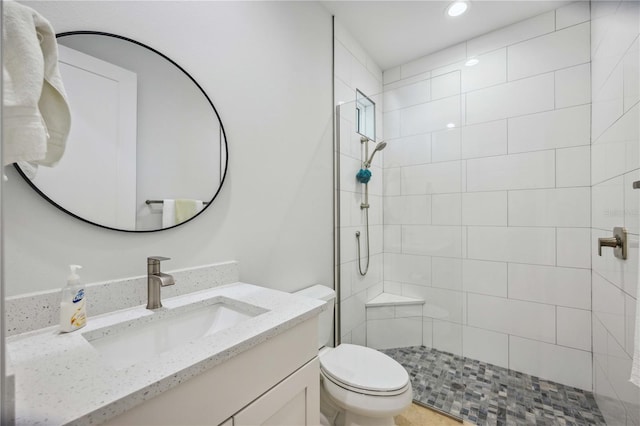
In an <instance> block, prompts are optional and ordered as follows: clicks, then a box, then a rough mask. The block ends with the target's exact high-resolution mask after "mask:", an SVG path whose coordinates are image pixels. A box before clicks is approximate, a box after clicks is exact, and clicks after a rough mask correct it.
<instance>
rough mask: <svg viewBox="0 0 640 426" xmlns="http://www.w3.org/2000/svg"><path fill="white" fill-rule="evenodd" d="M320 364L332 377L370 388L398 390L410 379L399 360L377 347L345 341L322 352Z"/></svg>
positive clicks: (339, 380) (383, 390) (363, 387)
mask: <svg viewBox="0 0 640 426" xmlns="http://www.w3.org/2000/svg"><path fill="white" fill-rule="evenodd" d="M320 366H321V367H322V370H323V371H324V373H325V374H327V375H328V376H330V377H331V378H332V379H334V380H336V381H338V382H341V383H344V384H345V385H348V386H350V387H354V388H357V389H362V390H365V391H367V390H371V391H382V392H389V391H397V390H399V389H403V388H405V387H406V386H407V384H408V383H409V374H407V371H406V370H405V369H404V367H402V366H401V365H400V364H399V363H398V362H396V361H395V360H393V359H392V358H390V357H389V356H387V355H385V354H383V353H382V352H378V351H376V350H375V349H371V348H367V347H364V346H358V345H350V344H347V343H343V344H342V345H339V346H338V347H337V348H335V349H333V350H330V351H328V352H326V353H325V354H322V355H321V356H320Z"/></svg>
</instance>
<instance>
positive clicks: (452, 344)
mask: <svg viewBox="0 0 640 426" xmlns="http://www.w3.org/2000/svg"><path fill="white" fill-rule="evenodd" d="M433 347H434V348H436V349H438V350H441V351H445V352H449V353H452V354H455V355H462V325H460V324H456V323H452V322H448V321H439V320H433Z"/></svg>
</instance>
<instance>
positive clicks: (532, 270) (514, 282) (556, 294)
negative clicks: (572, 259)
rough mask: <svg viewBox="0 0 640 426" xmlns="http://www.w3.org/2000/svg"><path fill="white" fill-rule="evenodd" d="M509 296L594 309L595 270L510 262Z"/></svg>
mask: <svg viewBox="0 0 640 426" xmlns="http://www.w3.org/2000/svg"><path fill="white" fill-rule="evenodd" d="M509 298H512V299H519V300H527V301H531V302H540V303H547V304H550V305H559V306H568V307H572V308H580V309H591V271H589V270H588V269H577V268H559V267H555V266H538V265H527V264H518V263H510V264H509Z"/></svg>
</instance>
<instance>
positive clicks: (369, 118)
mask: <svg viewBox="0 0 640 426" xmlns="http://www.w3.org/2000/svg"><path fill="white" fill-rule="evenodd" d="M356 129H357V132H358V133H359V134H361V135H362V136H366V137H367V138H369V139H371V140H372V141H375V140H376V104H375V102H373V101H372V100H371V99H370V98H369V97H368V96H367V95H365V94H364V93H362V92H361V91H360V90H358V89H356Z"/></svg>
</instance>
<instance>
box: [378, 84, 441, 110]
mask: <svg viewBox="0 0 640 426" xmlns="http://www.w3.org/2000/svg"><path fill="white" fill-rule="evenodd" d="M430 100H431V80H423V81H418V82H416V83H413V84H409V85H406V86H401V87H398V88H396V89H392V90H385V92H384V111H385V112H386V111H393V110H396V109H401V108H407V107H409V106H413V105H418V104H423V103H425V102H429V101H430Z"/></svg>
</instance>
